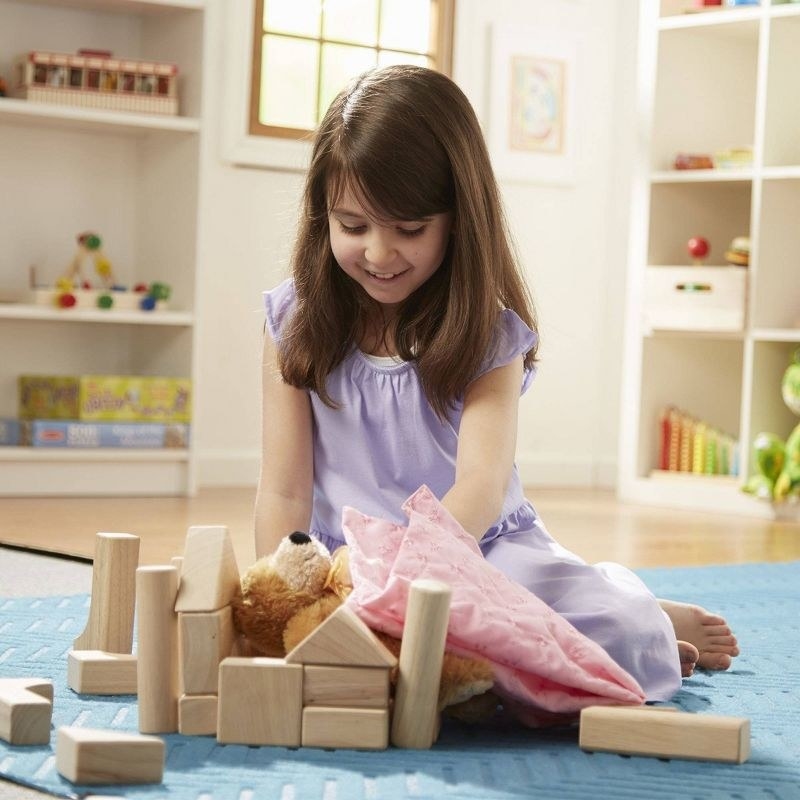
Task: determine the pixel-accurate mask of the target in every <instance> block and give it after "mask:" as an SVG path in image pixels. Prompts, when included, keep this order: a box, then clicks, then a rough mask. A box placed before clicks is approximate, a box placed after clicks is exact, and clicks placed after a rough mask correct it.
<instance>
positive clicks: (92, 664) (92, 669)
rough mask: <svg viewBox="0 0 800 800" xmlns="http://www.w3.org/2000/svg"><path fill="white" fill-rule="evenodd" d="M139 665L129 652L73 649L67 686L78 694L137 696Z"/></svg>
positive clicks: (68, 658) (68, 661) (68, 667)
mask: <svg viewBox="0 0 800 800" xmlns="http://www.w3.org/2000/svg"><path fill="white" fill-rule="evenodd" d="M136 662H137V658H136V656H134V655H130V654H129V653H104V652H103V651H102V650H70V651H69V654H68V655H67V685H68V686H69V688H70V689H72V691H73V692H78V694H106V695H117V694H136V669H137V668H136Z"/></svg>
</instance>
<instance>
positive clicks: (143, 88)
mask: <svg viewBox="0 0 800 800" xmlns="http://www.w3.org/2000/svg"><path fill="white" fill-rule="evenodd" d="M177 83H178V68H177V66H176V65H175V64H169V63H163V62H157V61H138V60H137V61H132V60H128V59H120V58H112V57H111V56H110V54H108V53H105V52H91V51H85V50H82V51H79V52H78V54H77V55H68V54H65V53H48V52H43V51H40V50H35V51H32V52H29V53H26V54H25V55H23V56H20V57H19V58H18V59H17V60H16V62H15V80H14V86H13V88H12V92H11V93H12V95H13V96H14V97H18V98H22V99H26V100H32V101H34V102H39V103H55V104H57V105H66V106H80V107H82V108H98V109H110V110H113V111H134V112H139V113H142V114H177V113H178V90H177Z"/></svg>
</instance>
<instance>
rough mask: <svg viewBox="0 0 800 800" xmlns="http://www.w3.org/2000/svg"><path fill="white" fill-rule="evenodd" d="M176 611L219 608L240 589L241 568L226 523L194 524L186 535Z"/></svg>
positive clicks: (214, 609) (229, 600)
mask: <svg viewBox="0 0 800 800" xmlns="http://www.w3.org/2000/svg"><path fill="white" fill-rule="evenodd" d="M180 577H181V583H180V588H179V589H178V597H177V600H176V601H175V610H176V611H216V610H217V609H219V608H223V607H224V606H226V605H228V604H229V603H230V602H231V600H232V599H233V597H234V595H235V594H236V593H237V592H238V591H239V588H240V582H239V568H238V566H237V565H236V555H235V554H234V552H233V544H232V543H231V537H230V535H229V534H228V529H227V528H226V527H225V526H224V525H193V526H192V527H190V528H189V532H188V533H187V535H186V549H185V550H184V553H183V566H182V568H181V575H180Z"/></svg>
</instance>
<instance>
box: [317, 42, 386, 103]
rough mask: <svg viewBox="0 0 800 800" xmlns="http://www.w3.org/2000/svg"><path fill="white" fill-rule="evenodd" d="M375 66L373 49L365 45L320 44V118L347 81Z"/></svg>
mask: <svg viewBox="0 0 800 800" xmlns="http://www.w3.org/2000/svg"><path fill="white" fill-rule="evenodd" d="M374 66H375V51H374V50H371V49H369V48H367V47H348V46H347V45H341V44H324V45H323V46H322V84H321V86H320V95H319V108H320V118H321V117H322V115H323V114H324V113H325V111H326V109H327V108H328V106H329V105H330V103H331V100H333V98H334V97H336V95H337V94H339V92H340V91H341V90H342V89H344V87H345V86H346V85H347V82H348V81H349V80H350V79H351V78H355V76H356V75H360V74H361V73H362V72H364V71H365V70H368V69H372V67H374Z"/></svg>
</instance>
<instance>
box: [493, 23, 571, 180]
mask: <svg viewBox="0 0 800 800" xmlns="http://www.w3.org/2000/svg"><path fill="white" fill-rule="evenodd" d="M489 68H490V75H489V114H488V120H489V130H488V140H489V149H490V151H491V155H492V162H493V164H494V168H495V171H496V173H497V176H498V178H500V179H502V180H509V181H522V182H526V183H552V184H569V183H573V182H574V180H575V116H576V102H575V100H576V95H575V87H576V80H577V75H576V71H577V42H576V41H575V40H574V38H573V39H571V38H570V36H569V32H567V31H558V30H542V29H539V28H519V27H513V26H509V25H497V26H493V28H492V36H491V55H490V58H489Z"/></svg>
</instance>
